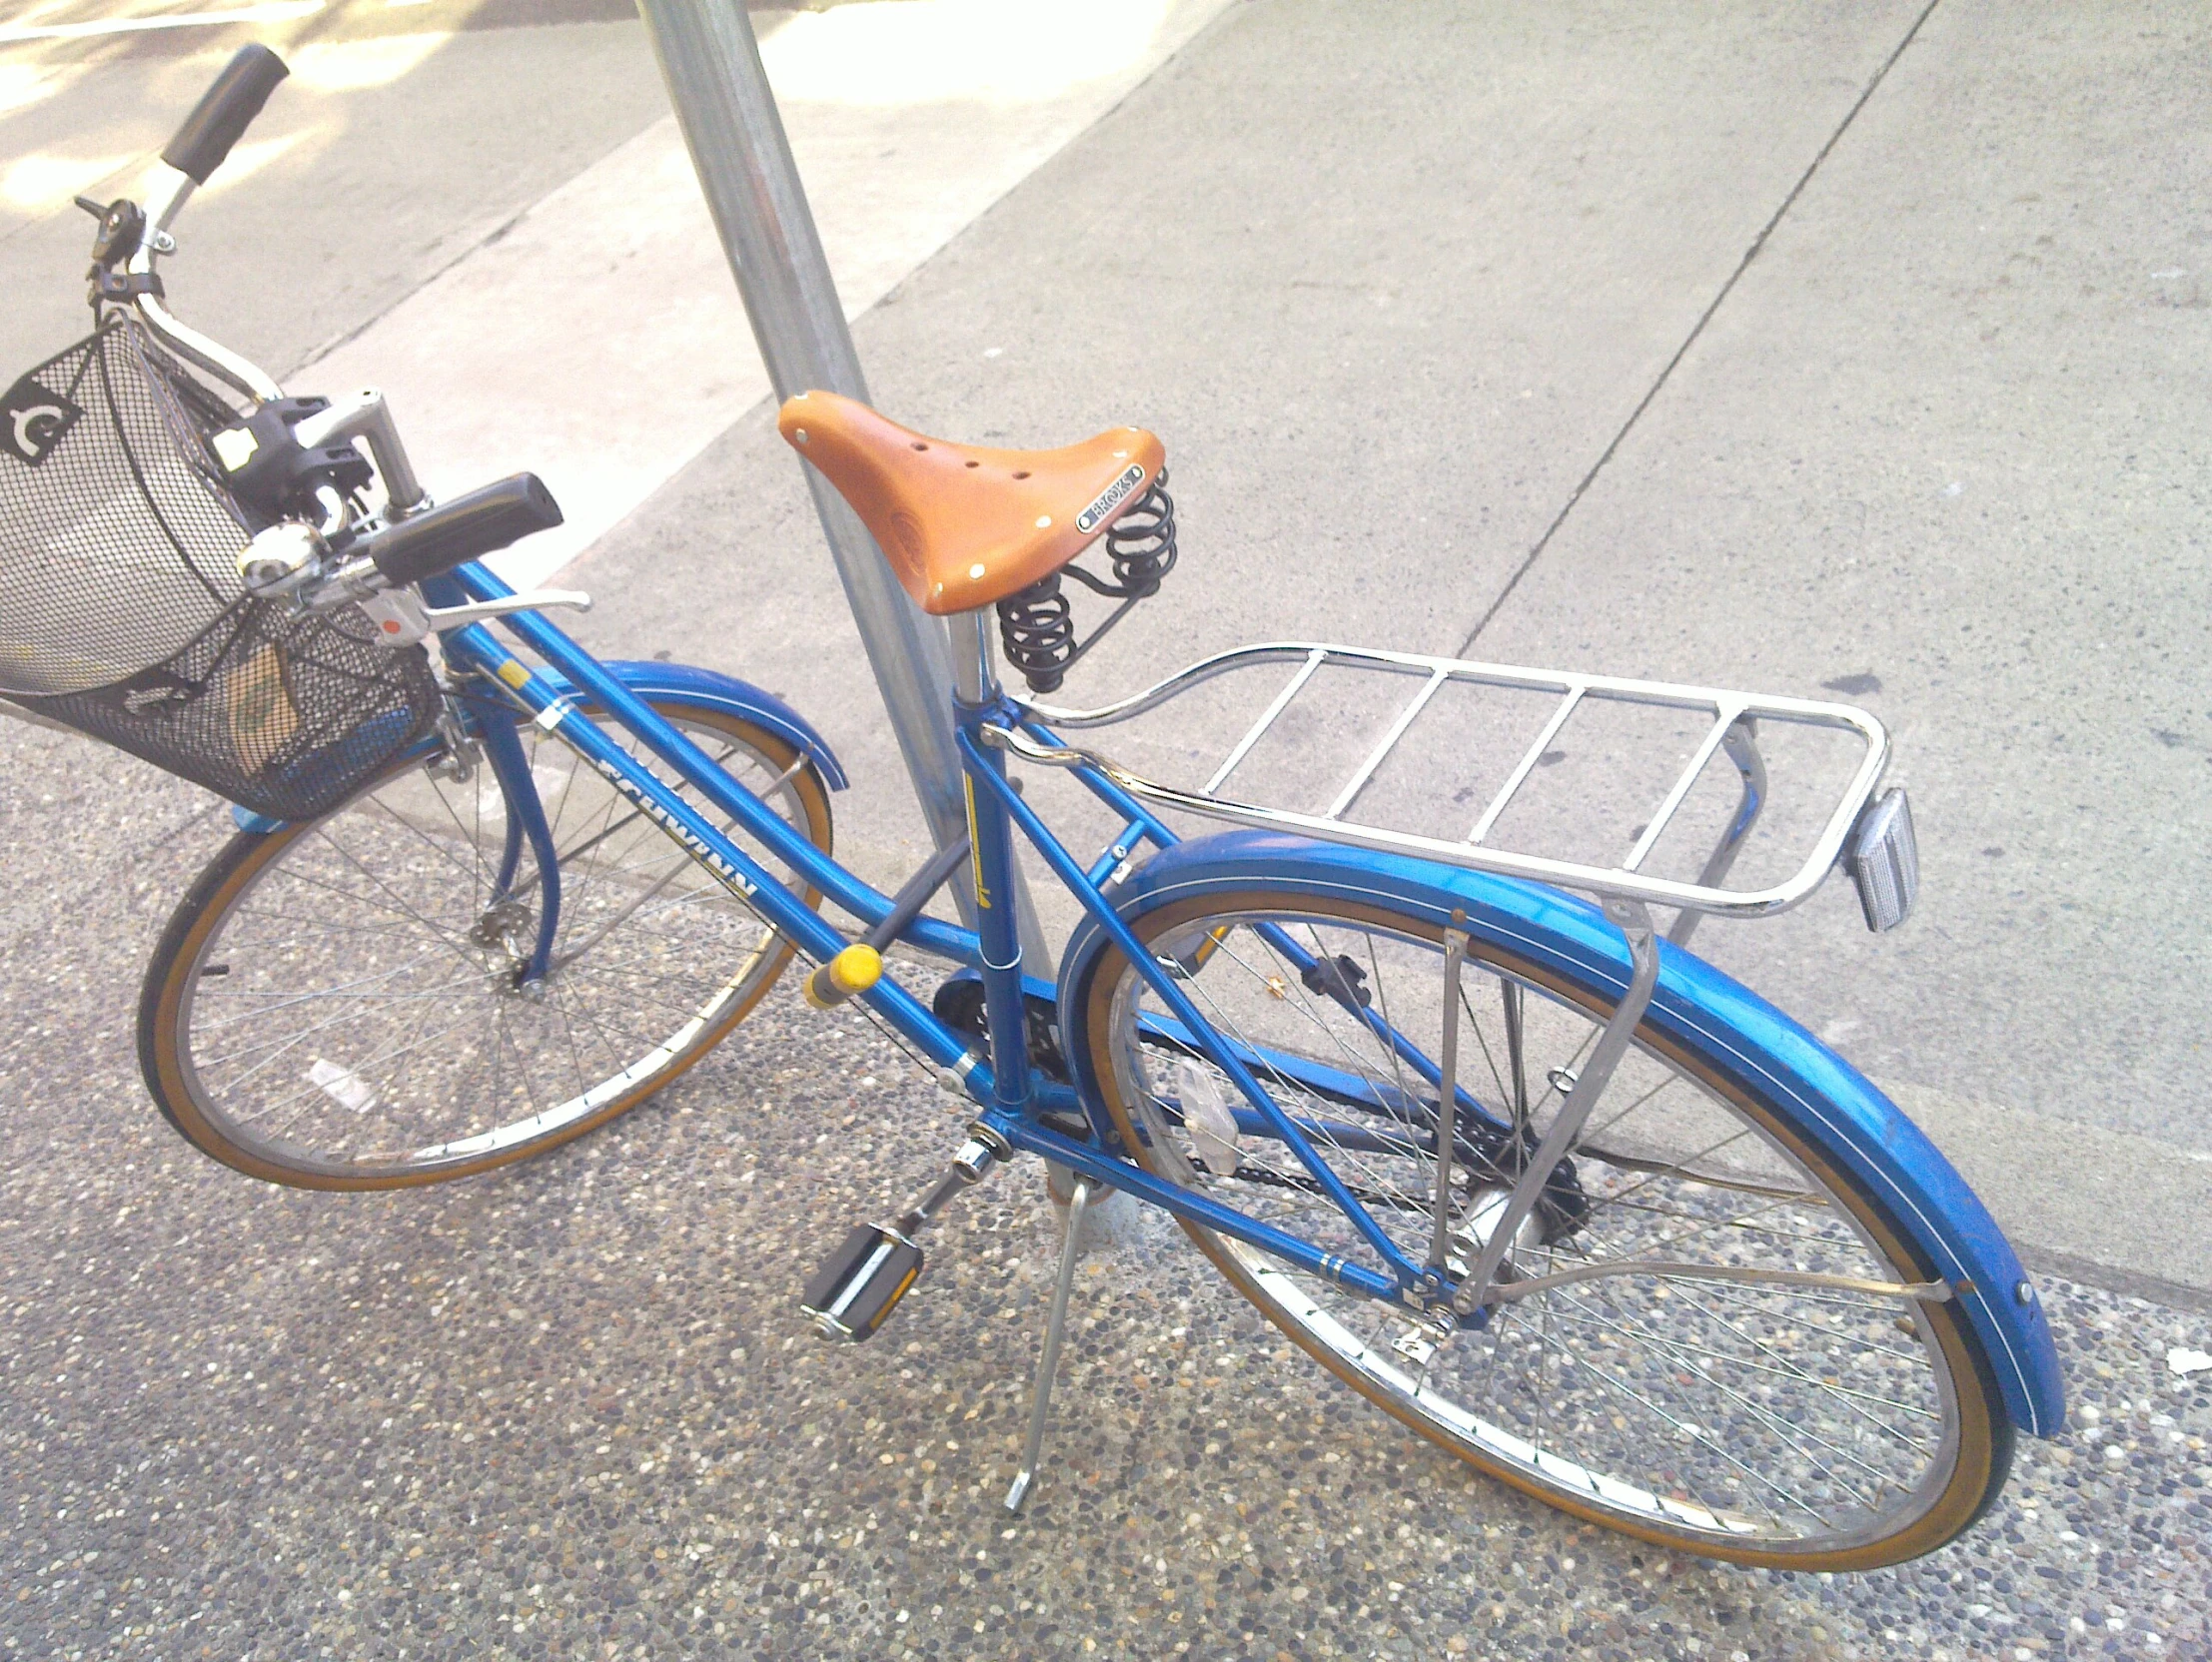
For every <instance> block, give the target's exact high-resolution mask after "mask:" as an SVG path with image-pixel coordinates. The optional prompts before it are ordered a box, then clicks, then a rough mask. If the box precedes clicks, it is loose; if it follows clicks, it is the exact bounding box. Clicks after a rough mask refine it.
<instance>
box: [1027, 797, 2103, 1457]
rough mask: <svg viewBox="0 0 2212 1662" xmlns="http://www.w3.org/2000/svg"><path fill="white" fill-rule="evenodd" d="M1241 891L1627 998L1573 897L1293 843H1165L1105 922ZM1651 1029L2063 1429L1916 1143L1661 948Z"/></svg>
mask: <svg viewBox="0 0 2212 1662" xmlns="http://www.w3.org/2000/svg"><path fill="white" fill-rule="evenodd" d="M1253 889H1265V890H1267V891H1269V892H1271V893H1276V894H1294V895H1311V896H1314V897H1316V898H1323V897H1327V898H1334V899H1338V900H1367V901H1374V902H1377V903H1380V904H1383V905H1386V906H1389V907H1390V908H1392V909H1393V910H1396V911H1400V912H1403V913H1405V914H1407V915H1409V916H1412V917H1415V918H1419V919H1422V920H1425V921H1427V922H1429V923H1432V924H1435V925H1437V926H1438V927H1440V928H1441V927H1442V926H1443V925H1444V924H1445V923H1446V922H1447V921H1449V919H1450V918H1451V916H1452V914H1453V912H1454V911H1455V910H1456V909H1457V910H1462V911H1464V912H1465V913H1466V915H1467V918H1468V923H1467V925H1466V927H1467V928H1468V929H1469V930H1470V931H1471V932H1472V933H1475V934H1477V935H1480V936H1481V937H1483V938H1484V939H1485V940H1488V941H1490V942H1492V943H1494V944H1496V945H1497V946H1499V947H1500V948H1502V949H1504V950H1505V951H1508V952H1510V953H1512V954H1514V955H1515V956H1517V957H1519V958H1521V959H1524V960H1526V961H1528V962H1530V963H1533V964H1534V965H1536V966H1537V967H1538V968H1540V969H1548V970H1551V971H1554V972H1555V973H1557V974H1559V975H1560V976H1561V977H1563V978H1564V979H1566V980H1569V981H1572V982H1580V983H1582V984H1584V985H1586V986H1595V987H1600V988H1604V989H1607V990H1608V991H1610V992H1612V993H1613V994H1615V995H1619V994H1620V993H1622V992H1624V991H1626V989H1627V987H1628V984H1629V973H1630V963H1629V948H1628V942H1627V941H1626V940H1625V939H1624V938H1623V937H1622V934H1621V932H1620V931H1619V930H1618V929H1616V928H1614V927H1613V925H1611V924H1609V923H1608V922H1607V921H1606V920H1605V917H1604V915H1603V914H1602V913H1600V912H1599V911H1598V909H1597V908H1596V907H1594V906H1591V905H1589V904H1587V903H1585V902H1583V901H1580V900H1577V899H1575V898H1573V897H1572V896H1569V895H1566V894H1562V893H1561V892H1559V891H1558V890H1556V889H1547V888H1543V887H1540V886H1538V885H1536V884H1531V883H1522V882H1516V881H1514V880H1512V879H1509V878H1503V877H1492V876H1488V875H1486V874H1484V873H1481V872H1472V871H1463V870H1461V869H1459V868H1457V867H1453V866H1443V865H1437V864H1433V863H1431V862H1428V861H1424V860H1413V859H1407V858H1404V857H1401V856H1398V855H1391V854H1379V853H1374V852H1371V851H1368V850H1365V849H1355V848H1346V847H1343V846H1341V845H1337V844H1330V843H1316V842H1310V841H1308V840H1306V839H1304V838H1299V837H1287V836H1279V835H1274V834H1269V833H1263V832H1253V831H1232V832H1226V833H1223V834H1221V835H1218V836H1212V837H1205V838H1200V839H1198V840H1195V841H1191V842H1184V843H1177V844H1175V845H1174V846H1173V847H1171V848H1168V849H1165V850H1163V851H1162V852H1160V853H1159V854H1157V855H1155V856H1153V858H1152V859H1151V860H1150V861H1148V862H1147V863H1146V864H1145V865H1144V867H1143V868H1142V869H1140V870H1139V871H1138V872H1136V873H1135V874H1134V875H1133V876H1132V877H1131V878H1130V879H1129V881H1128V883H1127V884H1126V885H1124V886H1123V887H1122V888H1121V889H1120V890H1118V891H1117V892H1116V894H1115V896H1114V905H1115V909H1116V910H1117V911H1119V912H1120V913H1121V915H1122V916H1123V917H1124V918H1130V919H1134V918H1135V917H1137V916H1139V915H1141V914H1143V913H1145V912H1149V911H1151V910H1153V909H1154V908H1155V907H1159V906H1163V905H1166V904H1168V903H1169V902H1171V901H1177V900H1186V899H1189V898H1191V897H1193V896H1200V895H1208V894H1225V893H1229V892H1233V891H1239V890H1242V891H1250V890H1253ZM1106 944H1107V942H1106V937H1105V934H1104V932H1103V931H1101V930H1100V929H1099V928H1098V926H1097V925H1096V923H1094V922H1093V921H1091V920H1090V919H1088V918H1086V919H1085V920H1084V922H1083V924H1082V926H1081V927H1080V928H1078V929H1077V931H1076V933H1075V937H1074V939H1072V940H1071V941H1070V942H1069V943H1068V949H1067V952H1066V955H1065V957H1064V958H1063V960H1062V964H1061V970H1060V986H1059V1005H1060V1012H1061V1023H1062V1028H1063V1033H1064V1036H1065V1040H1066V1045H1065V1048H1066V1052H1067V1056H1068V1060H1069V1062H1070V1064H1071V1065H1072V1066H1073V1067H1074V1068H1075V1069H1076V1078H1077V1084H1078V1086H1079V1087H1080V1089H1081V1091H1082V1094H1083V1096H1084V1099H1085V1101H1086V1102H1088V1103H1096V1102H1097V1101H1099V1096H1098V1088H1097V1081H1096V1080H1095V1079H1094V1078H1092V1077H1091V1075H1090V1064H1089V1056H1088V1052H1089V1047H1088V1045H1087V1044H1085V1043H1084V1042H1083V1038H1082V1035H1081V1032H1080V1029H1081V1027H1082V1024H1083V1021H1084V1011H1085V999H1086V998H1087V996H1088V993H1089V981H1090V977H1091V975H1092V973H1093V971H1094V970H1095V969H1096V968H1097V965H1098V962H1099V960H1100V957H1101V955H1102V953H1103V951H1104V949H1105V947H1106ZM1647 1019H1648V1021H1649V1022H1650V1023H1651V1024H1652V1025H1653V1026H1654V1027H1656V1028H1658V1029H1659V1031H1660V1032H1662V1033H1663V1034H1664V1035H1665V1036H1666V1037H1667V1038H1668V1039H1670V1040H1672V1041H1673V1042H1674V1043H1676V1044H1678V1045H1679V1046H1681V1047H1682V1049H1683V1050H1685V1051H1687V1052H1689V1053H1690V1054H1691V1055H1692V1056H1694V1057H1695V1058H1697V1060H1698V1061H1700V1062H1701V1063H1703V1064H1704V1065H1705V1066H1707V1067H1709V1068H1710V1069H1712V1070H1713V1071H1714V1072H1715V1073H1717V1074H1720V1075H1723V1076H1725V1077H1727V1078H1728V1079H1730V1080H1732V1081H1733V1082H1735V1083H1736V1084H1738V1085H1740V1086H1741V1087H1743V1088H1744V1089H1745V1090H1746V1091H1748V1092H1750V1093H1751V1094H1753V1095H1754V1096H1756V1097H1757V1098H1758V1099H1759V1100H1760V1101H1761V1102H1764V1103H1766V1104H1768V1105H1769V1106H1770V1107H1771V1108H1772V1109H1773V1110H1774V1111H1775V1112H1776V1113H1778V1114H1779V1115H1780V1116H1781V1117H1782V1118H1783V1119H1784V1120H1785V1121H1787V1122H1789V1123H1790V1125H1791V1126H1792V1128H1793V1129H1794V1130H1795V1131H1797V1133H1798V1134H1799V1135H1801V1136H1802V1137H1803V1138H1804V1139H1805V1140H1806V1141H1807V1142H1808V1143H1810V1144H1812V1145H1813V1146H1814V1147H1816V1148H1819V1149H1821V1150H1824V1151H1826V1153H1827V1155H1828V1158H1830V1159H1831V1160H1833V1161H1834V1162H1835V1164H1836V1165H1837V1166H1839V1167H1840V1168H1842V1169H1843V1170H1845V1171H1847V1172H1848V1173H1850V1175H1851V1176H1852V1177H1854V1178H1856V1179H1857V1180H1858V1181H1859V1182H1860V1183H1861V1184H1862V1185H1863V1186H1864V1187H1865V1189H1866V1191H1867V1192H1868V1193H1869V1194H1871V1195H1873V1196H1874V1197H1876V1199H1877V1200H1878V1201H1879V1203H1880V1204H1881V1206H1882V1209H1883V1211H1884V1212H1886V1213H1887V1214H1888V1216H1889V1218H1890V1219H1891V1221H1892V1222H1893V1223H1894V1224H1895V1225H1896V1227H1897V1229H1898V1231H1899V1233H1900V1234H1902V1235H1903V1236H1904V1237H1905V1239H1906V1240H1908V1241H1909V1242H1910V1243H1911V1244H1912V1245H1913V1246H1914V1248H1915V1249H1916V1250H1917V1252H1918V1253H1919V1254H1920V1256H1921V1258H1922V1260H1923V1267H1924V1269H1925V1271H1926V1272H1927V1273H1930V1274H1933V1275H1937V1276H1940V1277H1941V1278H1942V1279H1944V1280H1946V1281H1949V1282H1950V1283H1951V1284H1952V1285H1953V1286H1954V1287H1959V1286H1966V1287H1970V1290H1967V1291H1964V1292H1962V1293H1961V1294H1960V1295H1959V1302H1960V1304H1961V1306H1962V1308H1963V1309H1964V1312H1965V1314H1966V1318H1967V1321H1968V1324H1969V1325H1970V1326H1971V1327H1972V1328H1973V1331H1974V1333H1975V1335H1976V1336H1977V1337H1978V1338H1979V1339H1980V1340H1981V1343H1982V1346H1983V1348H1984V1350H1985V1351H1986V1352H1987V1355H1988V1359H1989V1365H1990V1368H1991V1370H1992V1372H1993V1374H1994V1381H1993V1382H1994V1383H1995V1385H1996V1387H1997V1389H1998V1391H1999V1393H2000V1394H2001V1395H2002V1396H2003V1398H2004V1403H2005V1408H2006V1411H2007V1413H2008V1414H2009V1416H2010V1417H2011V1419H2012V1422H2013V1423H2014V1424H2015V1425H2017V1426H2019V1427H2020V1428H2021V1429H2022V1430H2025V1431H2029V1432H2032V1433H2034V1434H2035V1435H2037V1436H2044V1437H2047V1436H2052V1435H2055V1434H2056V1433H2057V1432H2058V1431H2059V1430H2060V1429H2061V1428H2062V1427H2063V1426H2064V1424H2065V1418H2066V1403H2065V1391H2064V1386H2063V1384H2062V1382H2061V1379H2060V1376H2059V1368H2058V1352H2057V1349H2056V1347H2055V1346H2054V1345H2053V1344H2052V1342H2051V1334H2050V1324H2049V1321H2048V1320H2047V1319H2046V1318H2045V1316H2044V1313H2043V1308H2042V1303H2041V1301H2040V1299H2038V1298H2037V1296H2036V1295H2035V1291H2034V1288H2033V1286H2032V1284H2031V1283H2030V1282H2029V1281H2028V1278H2027V1274H2026V1271H2024V1270H2023V1269H2022V1268H2021V1267H2020V1260H2019V1259H2018V1258H2017V1257H2016V1256H2014V1254H2013V1251H2012V1247H2011V1246H2010V1244H2008V1243H2007V1242H2006V1241H2005V1239H2004V1236H2003V1234H2002V1232H2000V1231H1999V1230H1998V1228H1997V1226H1996V1223H1995V1222H1994V1221H1993V1220H1992V1219H1991V1218H1990V1216H1989V1214H1988V1212H1987V1210H1986V1209H1985V1208H1984V1207H1983V1206H1982V1204H1981V1202H1980V1200H1979V1199H1978V1198H1976V1196H1975V1195H1974V1192H1973V1191H1972V1190H1970V1189H1968V1188H1967V1187H1966V1183H1965V1180H1964V1179H1962V1178H1960V1177H1959V1175H1958V1173H1957V1172H1956V1171H1954V1170H1953V1169H1952V1167H1951V1164H1950V1162H1949V1161H1947V1160H1945V1159H1944V1158H1943V1156H1942V1155H1941V1154H1940V1153H1938V1152H1937V1150H1936V1148H1935V1146H1934V1145H1933V1144H1932V1143H1930V1142H1929V1141H1928V1140H1927V1138H1926V1136H1925V1135H1924V1134H1923V1133H1922V1132H1921V1131H1920V1129H1919V1127H1917V1126H1915V1125H1914V1124H1913V1123H1912V1122H1911V1121H1910V1120H1908V1119H1906V1118H1905V1116H1904V1115H1903V1114H1902V1113H1901V1112H1900V1111H1899V1110H1898V1109H1897V1107H1896V1105H1895V1104H1893V1103H1891V1102H1890V1101H1889V1099H1888V1098H1887V1097H1884V1096H1883V1095H1882V1094H1881V1093H1880V1092H1879V1091H1877V1090H1876V1089H1875V1088H1874V1087H1873V1085H1872V1084H1870V1083H1869V1082H1868V1081H1867V1079H1866V1077H1865V1076H1864V1075H1862V1074H1861V1073H1859V1072H1858V1070H1857V1069H1855V1068H1853V1067H1852V1066H1851V1065H1850V1064H1849V1063H1847V1062H1845V1061H1844V1060H1843V1059H1842V1058H1841V1057H1839V1056H1836V1055H1835V1054H1834V1053H1833V1052H1831V1051H1830V1050H1828V1048H1827V1047H1826V1046H1824V1045H1822V1044H1821V1043H1820V1042H1819V1041H1818V1040H1817V1039H1815V1038H1813V1036H1812V1035H1811V1034H1809V1033H1807V1032H1806V1031H1805V1030H1804V1029H1803V1028H1802V1027H1800V1026H1798V1025H1797V1024H1796V1023H1795V1022H1793V1021H1791V1020H1790V1019H1789V1018H1788V1017H1787V1016H1784V1015H1783V1014H1782V1013H1781V1012H1780V1011H1778V1010H1776V1009H1774V1008H1773V1006H1771V1005H1769V1004H1768V1003H1766V1001H1765V1000H1763V999H1761V998H1759V997H1758V996H1757V995H1756V994H1754V993H1752V992H1750V991H1749V990H1747V989H1746V988H1744V987H1742V986H1741V985H1739V984H1738V983H1736V982H1735V981H1734V980H1732V979H1730V978H1729V977H1728V976H1726V975H1723V974H1722V973H1721V972H1720V971H1718V970H1716V969H1714V968H1713V967H1712V966H1711V965H1710V964H1707V963H1705V962H1704V961H1703V960H1701V959H1698V958H1695V957H1692V956H1691V955H1690V954H1689V953H1687V952H1682V951H1677V950H1675V949H1674V948H1673V947H1670V946H1665V945H1663V944H1662V945H1661V947H1660V950H1659V987H1658V990H1657V992H1656V993H1655V994H1654V995H1653V999H1652V1010H1651V1015H1650V1016H1649V1017H1648V1018H1647Z"/></svg>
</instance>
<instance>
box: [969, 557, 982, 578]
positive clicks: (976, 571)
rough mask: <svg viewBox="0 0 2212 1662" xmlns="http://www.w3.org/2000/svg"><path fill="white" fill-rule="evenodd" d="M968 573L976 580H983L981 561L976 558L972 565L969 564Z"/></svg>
mask: <svg viewBox="0 0 2212 1662" xmlns="http://www.w3.org/2000/svg"><path fill="white" fill-rule="evenodd" d="M968 575H969V576H970V577H973V578H974V579H975V580H976V581H977V582H981V581H982V580H983V562H982V561H981V560H977V561H976V562H975V563H974V564H973V565H971V566H969V567H968Z"/></svg>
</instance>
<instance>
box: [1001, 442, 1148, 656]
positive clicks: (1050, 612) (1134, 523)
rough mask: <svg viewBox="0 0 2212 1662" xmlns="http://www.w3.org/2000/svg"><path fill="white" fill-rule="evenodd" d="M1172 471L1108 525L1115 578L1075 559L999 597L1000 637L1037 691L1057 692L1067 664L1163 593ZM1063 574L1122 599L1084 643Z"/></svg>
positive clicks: (1107, 536) (1110, 557)
mask: <svg viewBox="0 0 2212 1662" xmlns="http://www.w3.org/2000/svg"><path fill="white" fill-rule="evenodd" d="M1167 477H1168V476H1167V469H1166V468H1164V467H1163V468H1162V469H1160V476H1159V477H1158V478H1157V479H1155V480H1154V481H1153V483H1152V488H1151V489H1150V490H1147V491H1146V492H1145V493H1144V495H1143V496H1142V497H1141V498H1139V500H1138V502H1137V505H1136V506H1135V507H1132V508H1130V509H1128V510H1127V511H1126V512H1125V513H1123V514H1122V516H1121V517H1120V518H1119V519H1116V520H1115V521H1114V522H1113V524H1112V525H1110V526H1109V527H1107V531H1106V537H1105V541H1106V557H1107V559H1108V560H1109V561H1110V562H1112V565H1113V568H1114V576H1113V580H1112V581H1110V582H1109V581H1108V580H1107V579H1106V578H1104V577H1100V576H1098V575H1096V574H1094V573H1092V572H1089V571H1086V570H1084V569H1083V568H1082V567H1081V566H1079V565H1070V566H1066V567H1064V568H1063V569H1062V570H1059V571H1055V572H1054V573H1053V574H1052V575H1051V576H1049V577H1045V578H1042V579H1040V580H1039V581H1037V582H1034V583H1031V584H1030V585H1029V586H1028V587H1027V588H1025V589H1022V590H1021V591H1020V592H1019V593H1016V594H1009V595H1008V596H1007V597H1006V598H1005V599H1003V600H1001V601H999V603H998V636H999V643H1000V644H1001V645H1002V646H1003V647H1004V648H1005V652H1006V661H1007V662H1008V663H1010V664H1012V665H1013V666H1014V667H1015V668H1016V669H1018V670H1020V671H1021V673H1022V679H1023V680H1025V681H1027V682H1028V683H1029V688H1030V690H1031V691H1032V692H1057V691H1058V690H1059V688H1060V683H1061V681H1062V680H1064V679H1065V678H1066V676H1067V671H1068V666H1069V665H1070V664H1072V663H1074V662H1075V660H1076V659H1077V658H1080V657H1081V656H1082V655H1083V654H1084V653H1085V652H1088V651H1089V650H1090V649H1091V648H1092V647H1094V646H1096V645H1097V644H1098V643H1099V641H1100V640H1102V639H1104V638H1105V635H1106V631H1107V630H1109V629H1111V628H1112V627H1113V626H1114V625H1115V624H1116V623H1119V622H1120V621H1121V620H1122V617H1123V616H1124V615H1125V614H1126V613H1127V612H1128V610H1129V608H1130V607H1131V606H1133V605H1135V604H1136V603H1137V602H1138V601H1139V600H1147V599H1150V598H1151V597H1152V596H1153V595H1155V594H1157V593H1159V592H1160V583H1161V580H1162V579H1163V578H1165V577H1166V576H1167V574H1168V573H1169V572H1170V571H1172V570H1174V569H1175V501H1174V498H1173V497H1171V496H1169V495H1168V493H1167V489H1166V485H1167ZM1062 577H1073V578H1074V579H1075V580H1076V581H1077V582H1079V583H1081V584H1082V585H1083V586H1084V587H1085V588H1087V589H1089V590H1090V591H1091V592H1092V593H1094V594H1103V595H1105V596H1106V597H1107V598H1109V599H1113V600H1119V601H1120V602H1121V604H1120V605H1118V606H1116V607H1115V608H1114V610H1113V612H1112V613H1111V614H1110V615H1109V616H1108V617H1107V619H1106V621H1105V622H1103V623H1101V624H1100V625H1099V626H1098V628H1097V629H1096V630H1094V631H1093V632H1092V635H1091V638H1090V639H1088V640H1086V641H1084V642H1083V643H1082V644H1080V645H1078V644H1077V643H1076V639H1075V616H1074V612H1073V609H1072V608H1071V607H1070V606H1069V604H1068V597H1067V594H1066V593H1065V592H1064V591H1063V589H1062V587H1061V581H1060V579H1061V578H1062Z"/></svg>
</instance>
